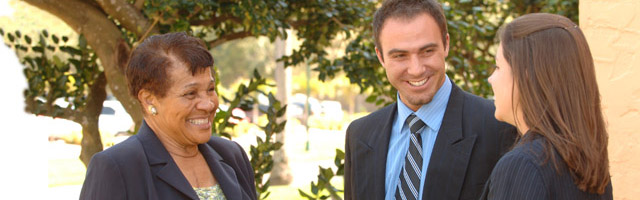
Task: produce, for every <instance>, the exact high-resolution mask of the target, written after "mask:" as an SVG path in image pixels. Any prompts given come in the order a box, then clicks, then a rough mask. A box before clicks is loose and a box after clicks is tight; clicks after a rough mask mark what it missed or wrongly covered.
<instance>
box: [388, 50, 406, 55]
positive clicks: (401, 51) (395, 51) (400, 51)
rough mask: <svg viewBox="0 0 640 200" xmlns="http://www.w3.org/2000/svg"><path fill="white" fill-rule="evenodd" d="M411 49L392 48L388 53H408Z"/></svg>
mask: <svg viewBox="0 0 640 200" xmlns="http://www.w3.org/2000/svg"><path fill="white" fill-rule="evenodd" d="M407 52H409V51H407V50H401V49H391V50H389V51H388V52H387V54H394V53H407Z"/></svg>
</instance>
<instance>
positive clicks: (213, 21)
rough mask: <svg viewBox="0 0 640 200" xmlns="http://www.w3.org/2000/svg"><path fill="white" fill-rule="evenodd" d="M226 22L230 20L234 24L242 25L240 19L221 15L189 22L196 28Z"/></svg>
mask: <svg viewBox="0 0 640 200" xmlns="http://www.w3.org/2000/svg"><path fill="white" fill-rule="evenodd" d="M227 20H231V21H233V22H236V23H242V19H240V18H238V17H235V16H230V15H223V16H220V17H214V18H211V19H208V20H193V21H191V22H190V23H191V25H196V26H211V25H215V24H219V23H221V22H224V21H227Z"/></svg>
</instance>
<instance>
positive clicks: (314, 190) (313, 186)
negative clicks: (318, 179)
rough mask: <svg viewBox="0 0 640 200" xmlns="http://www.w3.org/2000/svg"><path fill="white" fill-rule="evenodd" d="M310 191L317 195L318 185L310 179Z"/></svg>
mask: <svg viewBox="0 0 640 200" xmlns="http://www.w3.org/2000/svg"><path fill="white" fill-rule="evenodd" d="M311 193H312V194H314V195H318V186H317V185H316V184H315V183H314V182H313V181H311Z"/></svg>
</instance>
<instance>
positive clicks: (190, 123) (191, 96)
mask: <svg viewBox="0 0 640 200" xmlns="http://www.w3.org/2000/svg"><path fill="white" fill-rule="evenodd" d="M167 75H168V77H169V83H170V86H169V88H167V93H166V95H165V96H164V97H162V98H158V99H157V100H158V101H157V105H155V107H156V108H157V110H158V114H157V115H156V116H154V117H155V118H157V120H156V121H157V123H156V124H157V125H159V126H161V127H160V129H161V131H162V132H165V133H166V134H167V136H169V137H171V138H172V139H173V140H174V141H175V142H177V143H178V144H181V145H185V146H187V145H197V144H202V143H205V142H207V141H208V140H209V138H210V137H211V123H212V122H213V118H214V116H215V113H216V110H217V109H218V95H217V94H216V91H215V89H214V87H215V81H214V79H213V77H212V75H211V68H206V69H205V70H203V71H201V72H196V74H194V75H192V73H191V71H190V70H189V68H188V67H187V66H185V64H183V63H180V62H177V63H176V64H174V65H173V66H172V67H170V68H169V69H167Z"/></svg>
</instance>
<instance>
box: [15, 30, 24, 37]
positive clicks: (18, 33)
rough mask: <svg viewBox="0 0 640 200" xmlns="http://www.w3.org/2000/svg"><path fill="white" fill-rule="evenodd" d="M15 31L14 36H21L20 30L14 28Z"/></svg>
mask: <svg viewBox="0 0 640 200" xmlns="http://www.w3.org/2000/svg"><path fill="white" fill-rule="evenodd" d="M15 33H16V37H17V38H21V37H22V34H21V33H20V30H16V32H15Z"/></svg>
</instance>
